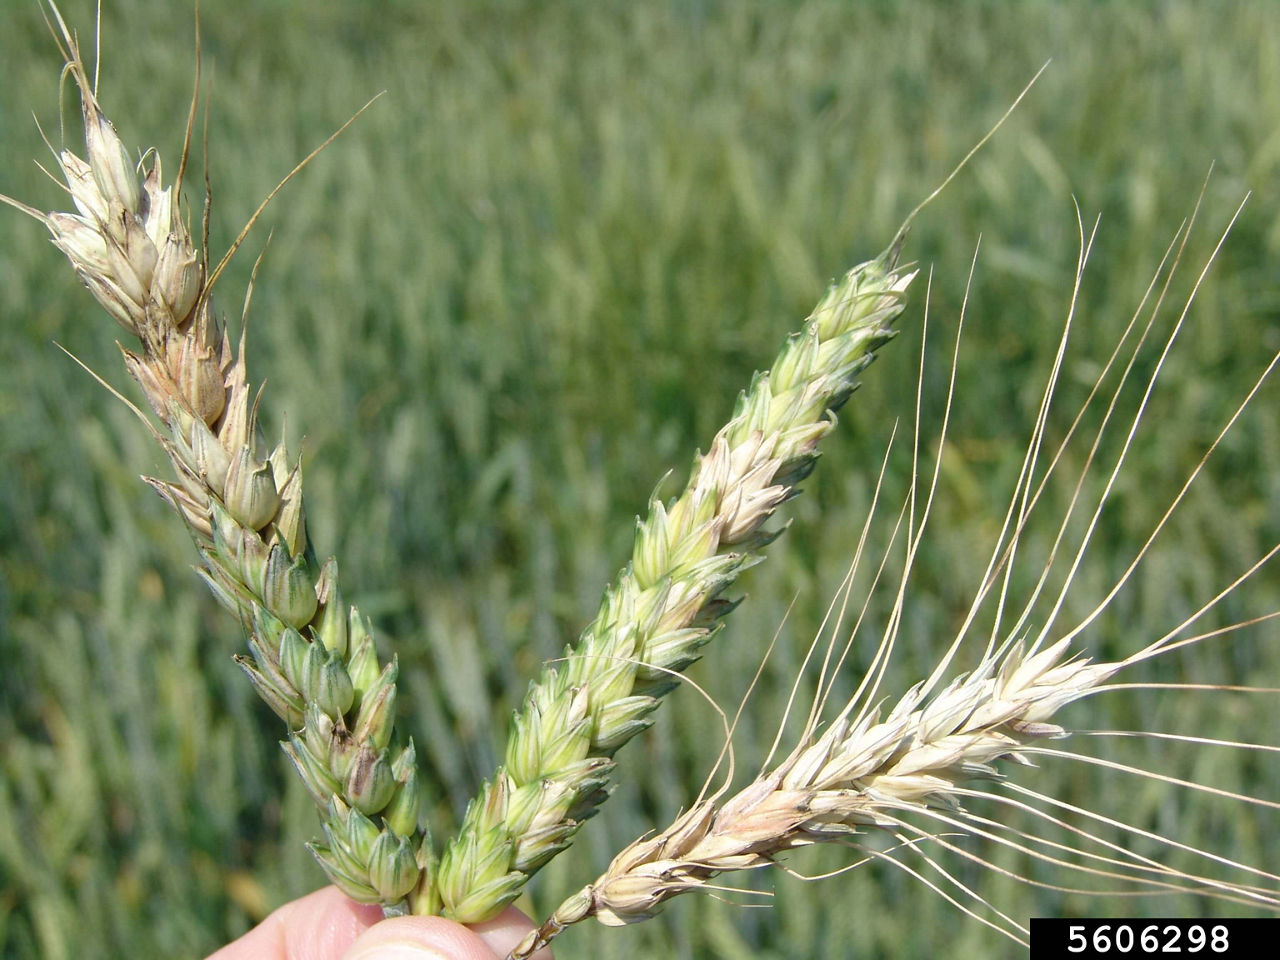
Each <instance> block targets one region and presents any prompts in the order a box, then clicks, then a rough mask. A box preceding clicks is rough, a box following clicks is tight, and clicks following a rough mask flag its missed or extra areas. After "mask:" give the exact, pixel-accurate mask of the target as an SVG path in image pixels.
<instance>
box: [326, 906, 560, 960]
mask: <svg viewBox="0 0 1280 960" xmlns="http://www.w3.org/2000/svg"><path fill="white" fill-rule="evenodd" d="M532 929H533V923H532V922H531V921H530V920H529V918H528V917H526V916H525V915H524V914H523V913H521V912H520V911H519V910H517V909H515V908H514V907H509V908H507V909H506V910H505V911H503V912H502V913H500V914H499V915H498V916H496V917H494V918H493V919H492V920H490V921H488V922H486V923H481V924H476V925H475V926H474V927H464V926H463V925H462V924H460V923H455V922H454V921H452V920H446V919H444V918H443V917H393V918H391V919H390V920H384V921H383V922H382V923H379V924H378V925H377V926H376V927H373V928H371V929H370V930H368V931H367V932H365V933H364V934H363V935H362V936H361V937H360V939H359V940H357V941H356V942H355V943H354V944H352V946H351V949H350V950H349V951H348V952H347V953H345V954H344V955H343V957H342V960H498V958H501V957H505V956H506V955H507V953H508V952H509V951H511V950H512V949H513V948H514V947H515V946H516V945H517V944H518V943H519V942H520V941H521V940H522V939H524V936H525V934H527V933H528V932H529V931H530V930H532ZM533 960H551V952H550V951H549V950H541V951H539V952H538V953H537V954H535V955H534V957H533Z"/></svg>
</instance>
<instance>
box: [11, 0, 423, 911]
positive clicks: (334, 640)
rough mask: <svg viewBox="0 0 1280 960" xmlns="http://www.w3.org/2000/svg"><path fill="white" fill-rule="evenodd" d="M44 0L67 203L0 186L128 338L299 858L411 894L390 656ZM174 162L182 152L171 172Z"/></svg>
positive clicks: (193, 259) (410, 773)
mask: <svg viewBox="0 0 1280 960" xmlns="http://www.w3.org/2000/svg"><path fill="white" fill-rule="evenodd" d="M51 10H52V12H53V14H54V17H55V19H56V20H57V24H58V27H59V29H60V31H61V42H62V44H63V48H62V52H63V54H64V56H65V58H66V61H67V70H68V71H69V72H70V73H71V76H72V77H73V79H74V80H75V83H76V85H77V87H78V89H79V93H80V99H81V104H82V110H83V119H84V130H85V147H86V157H85V158H81V157H79V156H77V155H76V154H74V153H72V152H71V151H69V150H61V151H58V152H56V158H57V162H58V166H59V168H60V170H61V172H62V174H63V177H64V179H65V181H66V188H67V191H68V193H69V194H70V198H71V200H72V202H73V203H74V205H75V208H76V212H75V213H59V212H54V213H47V214H46V213H44V212H42V211H39V210H36V209H34V208H32V207H30V206H27V205H26V204H22V203H19V202H17V201H15V200H11V199H9V198H7V197H0V199H3V200H5V202H7V203H9V204H10V205H12V206H15V207H17V208H18V209H20V210H22V211H23V212H25V213H27V214H29V215H31V216H32V217H34V218H36V219H37V220H39V221H41V222H42V223H43V224H44V225H45V226H46V227H47V228H48V230H49V232H50V233H51V234H52V236H53V242H54V244H55V246H57V247H58V248H59V249H60V250H61V251H62V252H63V253H65V254H66V256H67V258H68V259H69V260H70V261H71V264H72V267H73V268H74V270H75V272H76V275H77V277H79V279H80V281H81V282H82V283H83V284H84V285H85V286H86V287H87V288H88V289H89V291H90V292H91V293H92V294H93V295H94V297H95V298H96V299H97V300H98V302H99V303H100V304H101V305H102V306H103V307H104V308H105V309H106V311H107V312H108V313H109V314H110V315H111V316H112V317H113V318H114V319H115V320H116V321H117V322H118V323H119V324H120V325H121V326H122V327H123V328H124V329H125V330H126V331H128V332H129V333H130V334H132V335H133V336H135V337H136V338H137V340H138V342H139V344H140V345H139V347H138V348H136V349H132V350H131V349H125V348H123V347H122V348H121V349H122V352H123V356H124V362H125V366H126V367H127V369H128V371H129V374H130V375H131V376H132V377H133V379H134V380H136V381H137V383H138V385H139V386H140V387H141V388H142V391H143V394H144V395H145V396H146V398H147V402H148V404H149V405H150V407H151V409H152V411H153V412H154V413H155V416H156V417H157V418H158V421H159V428H158V429H157V428H156V427H155V426H153V425H152V421H150V420H149V419H147V418H146V417H145V415H143V414H142V413H141V412H140V411H138V414H139V417H141V418H142V419H143V421H144V422H145V423H147V425H148V427H150V429H151V430H152V433H153V434H154V436H155V437H156V439H157V441H158V442H159V443H160V445H161V447H162V448H163V449H164V452H165V453H166V455H167V456H168V458H169V461H170V463H171V464H172V467H173V471H174V474H175V479H173V480H164V479H157V478H144V479H146V482H147V483H148V484H150V485H151V487H152V488H154V489H155V490H156V491H157V492H158V493H159V494H160V495H161V496H162V497H163V498H164V499H165V500H166V501H167V502H168V503H169V504H170V505H171V506H172V507H173V508H174V510H175V511H177V513H178V514H179V515H180V516H181V517H182V519H183V520H184V521H185V523H186V525H187V526H188V528H189V529H190V530H191V532H192V534H193V536H194V538H195V540H196V543H197V545H198V547H199V550H200V554H201V559H202V561H203V564H202V567H201V568H200V571H199V572H200V574H201V576H202V577H203V578H204V580H205V581H206V583H208V585H209V587H210V589H211V590H212V591H213V593H214V595H215V596H216V597H217V598H218V599H219V600H220V601H221V602H222V604H223V605H224V606H226V607H227V608H228V609H229V610H230V611H232V613H234V614H235V615H236V616H237V617H238V618H239V619H240V621H241V622H242V623H243V624H244V625H245V626H246V628H247V631H248V633H249V648H250V651H251V656H250V657H243V656H237V658H236V660H237V662H238V663H239V664H240V666H241V667H242V668H243V669H244V671H245V673H246V674H247V675H248V677H249V680H250V681H251V682H252V684H253V686H254V688H255V689H256V690H257V692H258V694H259V695H260V696H261V697H262V698H263V700H265V701H266V702H267V704H269V705H270V706H271V708H272V709H273V710H274V711H275V712H276V713H277V714H278V715H279V716H280V717H281V718H282V719H283V720H284V721H285V722H286V723H287V724H288V728H289V737H288V740H287V741H285V742H284V743H283V744H282V746H283V747H284V750H285V752H286V753H287V754H288V755H289V758H290V759H291V760H292V761H293V764H294V766H295V767H296V768H297V771H298V773H299V775H300V776H301V778H302V780H303V782H304V783H305V784H306V786H307V789H308V791H309V792H310V793H311V795H312V797H313V798H314V800H315V802H316V804H317V806H318V808H319V809H320V811H321V816H322V820H323V822H324V831H325V834H326V838H327V840H326V843H325V844H316V845H315V846H314V851H313V852H314V853H315V855H316V857H317V859H318V860H319V861H320V863H321V865H322V866H323V867H324V868H325V870H326V872H328V874H329V876H330V877H331V878H332V879H333V880H334V882H335V883H337V884H338V885H339V886H341V887H342V889H343V890H344V891H345V892H346V893H347V894H348V895H350V896H352V897H354V898H355V899H357V900H361V901H365V902H384V903H395V902H397V901H400V900H402V899H403V898H404V897H405V895H406V894H408V893H409V892H410V891H411V890H412V889H414V888H415V887H417V886H418V885H419V879H420V876H421V877H425V878H426V881H425V883H424V888H425V889H424V891H423V892H421V893H420V894H419V899H420V900H424V901H429V900H430V892H429V890H430V880H429V878H430V876H431V872H432V871H431V865H432V862H431V850H430V846H429V844H427V843H424V842H423V838H422V835H421V833H420V831H419V829H418V806H419V796H418V794H419V789H418V774H417V770H416V766H415V762H414V748H413V744H412V742H409V743H408V744H406V745H403V746H401V747H393V744H392V733H393V723H394V708H395V700H396V674H397V667H396V663H395V661H394V660H392V662H390V663H388V664H386V665H381V664H379V662H378V658H377V653H376V650H375V648H374V641H373V637H372V634H371V631H370V628H369V626H368V624H367V622H366V621H365V620H364V619H363V618H362V617H361V616H360V614H359V612H358V611H357V610H356V608H355V607H350V608H348V607H346V606H345V605H344V603H343V599H342V593H341V590H340V589H339V586H338V568H337V562H336V561H335V560H333V559H332V558H331V559H329V560H327V561H326V562H324V563H323V564H320V563H319V562H318V561H317V559H316V556H315V553H314V551H313V549H312V546H311V544H310V542H309V541H308V539H307V531H306V522H305V516H304V508H303V496H302V471H301V465H300V463H295V462H293V461H292V460H291V458H290V456H289V454H288V451H287V450H286V448H285V445H284V443H283V441H282V442H281V443H280V444H278V445H276V446H275V447H274V448H272V449H270V450H269V451H268V450H266V449H265V448H264V445H263V443H262V440H261V437H260V431H259V429H258V423H257V409H258V402H259V399H260V394H255V393H254V391H253V389H252V387H251V385H250V383H249V381H248V378H247V372H246V365H245V353H244V338H243V336H242V337H241V340H240V344H239V347H238V349H233V348H232V346H231V341H230V339H229V337H228V335H227V333H226V331H225V329H224V325H223V323H222V321H221V320H220V319H219V317H218V316H217V314H216V313H215V311H214V308H213V304H212V301H211V299H210V293H211V290H212V287H213V284H214V282H215V281H216V279H217V277H218V275H219V273H220V270H221V265H219V266H218V267H216V268H214V269H213V270H212V271H211V270H210V269H209V264H208V261H207V258H202V257H201V256H199V255H198V253H197V251H196V248H195V244H194V242H193V240H192V237H191V232H190V229H189V227H188V225H187V222H186V221H185V220H184V217H183V215H182V211H181V186H182V184H181V180H182V170H181V169H180V172H179V175H178V178H177V180H176V181H175V182H174V183H172V184H168V185H166V184H165V183H164V179H163V175H162V171H161V163H160V158H159V156H158V155H155V154H154V153H153V154H151V163H150V166H149V167H148V168H145V169H144V171H143V175H141V176H140V175H139V167H140V165H136V164H135V163H134V162H133V160H131V159H130V157H129V153H128V151H127V150H126V149H125V147H124V145H123V143H122V142H121V140H120V138H119V136H118V135H117V134H116V131H115V128H114V127H113V126H112V124H111V122H110V121H109V120H108V119H107V117H106V115H105V114H104V113H103V110H102V108H101V106H100V105H99V103H98V100H97V97H96V95H95V92H94V88H93V84H92V83H91V82H90V79H89V77H88V74H87V72H86V70H85V67H84V63H83V61H82V60H81V57H80V51H79V48H78V46H77V42H76V39H75V37H74V35H73V34H72V32H71V31H70V30H69V29H68V28H67V26H66V24H65V23H64V22H63V20H62V18H61V16H60V14H59V12H58V10H57V8H56V7H55V6H52V5H51ZM193 111H194V104H193ZM193 115H194V114H193ZM189 136H190V128H189V129H188V139H189ZM185 161H186V154H185V151H184V155H183V164H182V169H185V165H186V164H185ZM224 263H225V261H224ZM135 410H136V408H135Z"/></svg>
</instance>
